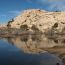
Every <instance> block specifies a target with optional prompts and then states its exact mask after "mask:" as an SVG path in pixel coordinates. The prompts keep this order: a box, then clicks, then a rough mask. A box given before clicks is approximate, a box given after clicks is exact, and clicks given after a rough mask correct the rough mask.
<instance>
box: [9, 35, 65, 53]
mask: <svg viewBox="0 0 65 65" xmlns="http://www.w3.org/2000/svg"><path fill="white" fill-rule="evenodd" d="M8 41H9V42H10V43H12V44H13V45H15V46H17V47H18V48H20V49H21V50H23V51H24V52H25V53H44V52H46V51H45V50H48V49H49V50H50V48H54V47H64V46H65V39H48V38H47V37H45V35H23V36H17V37H15V38H8ZM53 50H54V49H53Z"/></svg>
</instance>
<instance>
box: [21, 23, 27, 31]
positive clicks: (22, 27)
mask: <svg viewBox="0 0 65 65" xmlns="http://www.w3.org/2000/svg"><path fill="white" fill-rule="evenodd" d="M20 29H22V30H23V31H26V30H28V26H27V25H26V24H25V25H21V26H20Z"/></svg>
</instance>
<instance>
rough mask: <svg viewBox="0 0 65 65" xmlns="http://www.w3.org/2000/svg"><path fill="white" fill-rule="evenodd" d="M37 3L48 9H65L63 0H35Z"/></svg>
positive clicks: (64, 0)
mask: <svg viewBox="0 0 65 65" xmlns="http://www.w3.org/2000/svg"><path fill="white" fill-rule="evenodd" d="M37 2H38V3H40V4H42V5H43V6H46V8H47V9H48V10H50V11H51V10H52V11H53V10H59V11H63V10H65V0H37Z"/></svg>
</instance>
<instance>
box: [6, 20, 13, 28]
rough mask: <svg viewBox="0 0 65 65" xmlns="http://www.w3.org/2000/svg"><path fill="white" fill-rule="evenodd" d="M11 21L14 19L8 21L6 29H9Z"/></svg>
mask: <svg viewBox="0 0 65 65" xmlns="http://www.w3.org/2000/svg"><path fill="white" fill-rule="evenodd" d="M13 21H14V19H12V20H10V21H8V24H7V27H8V28H11V23H12V22H13Z"/></svg>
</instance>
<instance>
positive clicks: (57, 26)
mask: <svg viewBox="0 0 65 65" xmlns="http://www.w3.org/2000/svg"><path fill="white" fill-rule="evenodd" d="M10 25H11V28H21V26H22V25H27V26H28V30H30V31H32V29H31V27H32V26H36V28H38V29H39V31H41V32H43V33H44V32H49V31H51V30H53V32H63V31H64V30H65V12H48V11H44V10H39V9H30V10H25V11H24V12H22V14H20V15H19V16H17V17H16V18H15V19H14V21H13V22H11V23H10Z"/></svg>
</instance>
